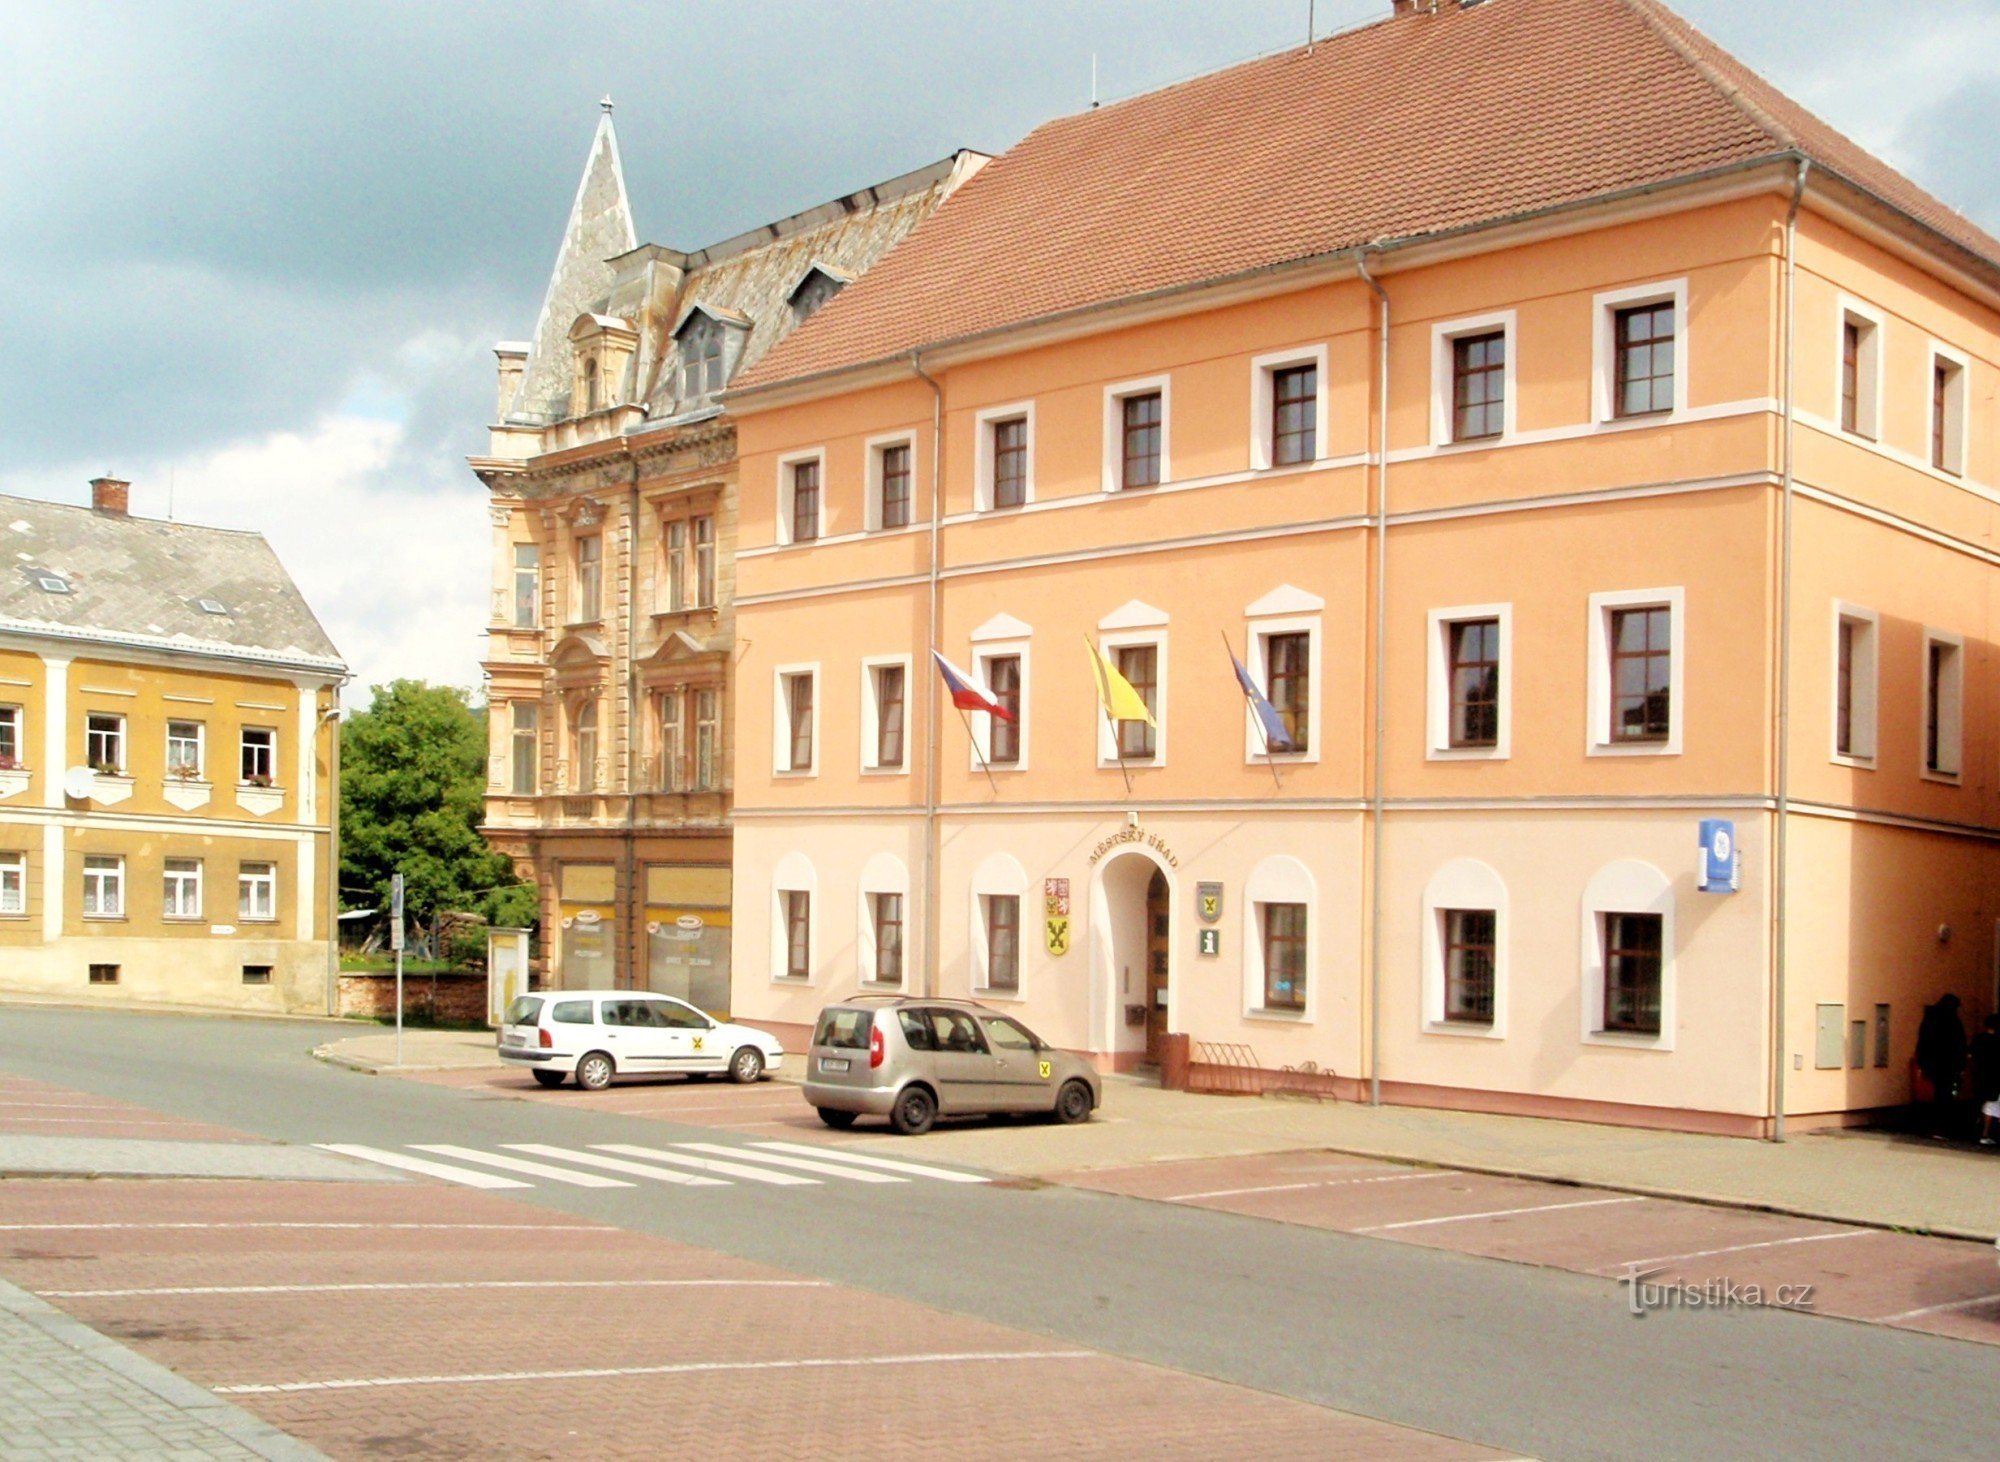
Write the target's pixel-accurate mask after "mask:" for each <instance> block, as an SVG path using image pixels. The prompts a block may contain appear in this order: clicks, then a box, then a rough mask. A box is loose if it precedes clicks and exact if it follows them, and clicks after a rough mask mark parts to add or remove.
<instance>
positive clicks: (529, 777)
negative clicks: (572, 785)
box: [508, 701, 542, 797]
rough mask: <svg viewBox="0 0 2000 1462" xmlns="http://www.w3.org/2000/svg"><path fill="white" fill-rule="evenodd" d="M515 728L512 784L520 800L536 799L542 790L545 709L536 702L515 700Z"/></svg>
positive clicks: (510, 734) (510, 733)
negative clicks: (543, 716)
mask: <svg viewBox="0 0 2000 1462" xmlns="http://www.w3.org/2000/svg"><path fill="white" fill-rule="evenodd" d="M510 714H511V716H512V720H513V726H512V729H511V731H510V732H509V733H508V739H509V742H510V745H509V748H508V749H509V751H510V752H511V753H512V756H511V770H512V781H511V783H510V786H511V789H512V791H513V793H514V795H515V796H516V797H532V796H534V795H535V794H536V793H537V792H539V791H541V776H542V768H541V760H542V708H541V707H540V706H538V705H537V704H535V702H533V701H515V702H513V703H512V705H511V708H510Z"/></svg>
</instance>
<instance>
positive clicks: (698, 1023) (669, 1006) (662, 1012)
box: [651, 1000, 708, 1031]
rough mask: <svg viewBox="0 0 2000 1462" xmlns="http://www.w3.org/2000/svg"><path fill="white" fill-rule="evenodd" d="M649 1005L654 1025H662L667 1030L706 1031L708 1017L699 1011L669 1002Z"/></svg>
mask: <svg viewBox="0 0 2000 1462" xmlns="http://www.w3.org/2000/svg"><path fill="white" fill-rule="evenodd" d="M651 1004H652V1008H653V1017H654V1022H655V1024H658V1025H663V1026H665V1027H667V1028H668V1029H669V1030H695V1031H705V1030H707V1029H708V1017H707V1016H705V1015H703V1014H702V1013H701V1012H700V1011H699V1010H690V1009H689V1008H688V1007H687V1006H685V1005H676V1004H675V1003H674V1002H673V1001H671V1000H655V1001H652V1002H651Z"/></svg>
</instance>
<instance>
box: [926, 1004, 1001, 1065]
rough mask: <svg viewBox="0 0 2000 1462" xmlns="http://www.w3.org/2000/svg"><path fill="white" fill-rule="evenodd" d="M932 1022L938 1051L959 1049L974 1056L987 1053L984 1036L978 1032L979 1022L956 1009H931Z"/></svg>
mask: <svg viewBox="0 0 2000 1462" xmlns="http://www.w3.org/2000/svg"><path fill="white" fill-rule="evenodd" d="M930 1017H931V1021H932V1023H933V1024H934V1025H935V1026H936V1027H937V1048H938V1049H939V1050H940V1051H960V1052H966V1053H969V1054H971V1055H975V1056H984V1055H986V1054H987V1050H986V1037H984V1036H982V1035H981V1034H980V1033H979V1022H978V1021H976V1020H974V1019H973V1018H972V1017H971V1016H969V1015H967V1014H965V1013H964V1012H963V1011H958V1010H933V1011H931V1012H930Z"/></svg>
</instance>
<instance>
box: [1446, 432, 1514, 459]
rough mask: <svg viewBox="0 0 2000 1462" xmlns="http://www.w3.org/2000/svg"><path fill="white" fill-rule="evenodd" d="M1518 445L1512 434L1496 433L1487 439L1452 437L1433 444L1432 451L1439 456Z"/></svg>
mask: <svg viewBox="0 0 2000 1462" xmlns="http://www.w3.org/2000/svg"><path fill="white" fill-rule="evenodd" d="M1514 445H1516V442H1515V438H1514V434H1513V433H1512V432H1504V431H1502V432H1494V433H1493V434H1492V435H1491V436H1485V437H1452V438H1450V439H1448V440H1446V441H1442V442H1432V443H1431V450H1432V451H1433V452H1437V453H1439V454H1441V455H1442V454H1449V453H1455V452H1477V451H1479V450H1480V449H1481V448H1492V447H1511V446H1514Z"/></svg>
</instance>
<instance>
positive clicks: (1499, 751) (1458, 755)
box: [1424, 746, 1508, 761]
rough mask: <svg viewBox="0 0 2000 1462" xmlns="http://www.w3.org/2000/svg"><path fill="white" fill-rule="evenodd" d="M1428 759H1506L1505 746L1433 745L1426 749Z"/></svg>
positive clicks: (1425, 753)
mask: <svg viewBox="0 0 2000 1462" xmlns="http://www.w3.org/2000/svg"><path fill="white" fill-rule="evenodd" d="M1424 759H1425V760H1426V761H1506V760H1507V759H1508V750H1507V748H1506V747H1505V746H1432V747H1429V748H1427V749H1426V750H1425V752H1424Z"/></svg>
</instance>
